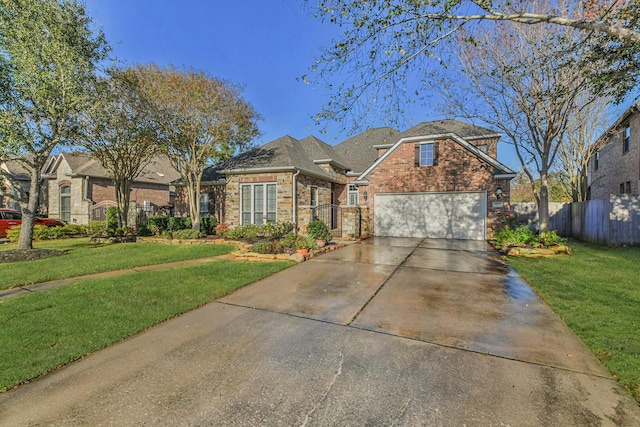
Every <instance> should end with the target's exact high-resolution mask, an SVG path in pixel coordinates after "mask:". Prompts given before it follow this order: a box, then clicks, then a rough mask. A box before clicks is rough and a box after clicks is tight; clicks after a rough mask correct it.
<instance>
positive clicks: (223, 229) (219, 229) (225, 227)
mask: <svg viewBox="0 0 640 427" xmlns="http://www.w3.org/2000/svg"><path fill="white" fill-rule="evenodd" d="M229 229H231V225H229V223H228V222H221V223H220V224H218V225H216V234H217V235H219V236H222V237H225V236H226V235H227V233H228V232H229Z"/></svg>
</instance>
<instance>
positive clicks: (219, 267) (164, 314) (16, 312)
mask: <svg viewBox="0 0 640 427" xmlns="http://www.w3.org/2000/svg"><path fill="white" fill-rule="evenodd" d="M116 246H117V248H118V249H119V250H125V248H128V247H129V246H130V245H128V244H119V245H116ZM131 246H132V247H133V246H135V245H131ZM179 247H182V246H172V248H173V250H176V249H177V248H179ZM191 247H194V248H196V247H199V248H204V245H197V246H193V245H192V246H184V248H191ZM144 248H145V250H151V249H153V250H157V249H159V248H163V247H162V246H151V245H145V246H144ZM206 248H207V250H212V249H213V248H215V246H212V245H207V247H206ZM100 249H106V248H100ZM92 250H97V249H96V248H93V249H91V248H89V251H92ZM129 250H131V249H127V251H129ZM135 250H136V249H134V250H133V251H134V252H135ZM116 252H117V251H116ZM116 252H107V253H109V254H110V255H112V256H114V257H115V256H117V255H116ZM96 253H100V254H104V253H105V252H102V251H97V252H96ZM129 253H131V252H129ZM57 259H61V258H60V257H58V258H57ZM89 259H91V258H87V262H88V260H89ZM35 263H36V261H32V262H31V263H28V264H26V265H25V267H23V268H27V269H29V270H33V269H35V268H32V267H30V266H31V265H34V264H35ZM291 264H292V263H290V262H277V263H276V262H273V263H244V262H243V263H239V262H232V261H222V260H220V261H216V262H212V263H208V264H205V265H199V266H195V267H184V268H179V269H173V270H163V271H153V272H143V273H132V274H127V275H124V276H119V277H115V278H108V279H100V280H92V281H85V282H81V283H77V284H73V285H66V286H61V287H58V288H54V289H51V290H48V291H41V292H36V293H33V294H29V295H25V296H19V297H14V298H9V299H6V300H0V343H2V344H1V345H0V391H4V390H6V389H8V388H11V387H13V386H15V385H17V384H20V383H22V382H24V381H28V380H30V379H32V378H35V377H37V376H39V375H41V374H43V373H46V372H48V371H51V370H53V369H55V368H56V367H58V366H61V365H64V364H67V363H69V362H71V361H73V360H76V359H78V358H80V357H82V356H83V355H86V354H88V353H91V352H94V351H96V350H99V349H101V348H104V347H106V346H108V345H110V344H113V343H115V342H117V341H120V340H123V339H124V338H126V337H129V336H131V335H133V334H135V333H137V332H139V331H142V330H144V329H146V328H149V327H150V326H153V325H156V324H158V323H161V322H163V321H164V320H166V319H169V318H171V317H174V316H177V315H178V314H181V313H184V312H187V311H189V310H192V309H194V308H196V307H199V306H202V305H203V304H205V303H207V302H209V301H212V300H214V299H217V298H220V297H222V296H223V295H226V294H228V293H230V292H232V291H233V290H235V289H237V288H240V287H242V286H244V285H246V284H249V283H252V282H255V281H256V280H259V279H261V278H263V277H266V276H269V275H271V274H274V273H276V272H278V271H280V270H283V269H285V268H287V267H289V266H291ZM3 267H6V265H5V266H3Z"/></svg>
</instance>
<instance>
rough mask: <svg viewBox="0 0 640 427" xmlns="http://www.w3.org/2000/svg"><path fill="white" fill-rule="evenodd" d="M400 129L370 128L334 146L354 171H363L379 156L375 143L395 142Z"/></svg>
mask: <svg viewBox="0 0 640 427" xmlns="http://www.w3.org/2000/svg"><path fill="white" fill-rule="evenodd" d="M398 135H400V131H398V130H396V129H393V128H390V127H383V128H374V129H368V130H366V131H364V132H362V133H359V134H358V135H355V136H353V137H351V138H349V139H347V140H345V141H343V142H341V143H340V144H338V145H336V146H335V147H334V149H335V151H336V152H337V153H338V154H339V155H340V156H341V157H342V158H343V159H344V160H345V161H346V162H347V164H348V165H349V166H351V170H352V171H354V172H359V173H362V172H364V171H365V170H366V169H367V168H368V167H369V166H371V165H372V164H373V162H375V161H376V159H377V158H378V150H377V149H375V148H373V146H374V145H384V144H393V143H395V142H396V141H397V140H398V139H399V136H398Z"/></svg>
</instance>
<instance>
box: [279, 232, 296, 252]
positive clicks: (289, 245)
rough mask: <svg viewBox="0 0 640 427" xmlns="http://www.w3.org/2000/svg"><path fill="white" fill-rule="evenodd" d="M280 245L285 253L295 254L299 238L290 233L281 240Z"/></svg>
mask: <svg viewBox="0 0 640 427" xmlns="http://www.w3.org/2000/svg"><path fill="white" fill-rule="evenodd" d="M280 245H281V246H282V251H283V252H286V253H293V252H295V250H296V249H297V246H298V236H296V235H295V234H293V232H289V233H287V234H286V235H285V236H284V237H283V238H282V239H281V240H280Z"/></svg>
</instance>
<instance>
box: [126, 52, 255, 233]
mask: <svg viewBox="0 0 640 427" xmlns="http://www.w3.org/2000/svg"><path fill="white" fill-rule="evenodd" d="M136 72H137V73H138V78H139V79H140V82H141V85H142V88H143V92H144V94H145V96H147V97H148V99H149V101H150V103H151V105H152V110H153V116H152V117H153V119H154V120H155V122H156V124H157V125H158V128H159V137H158V141H159V142H160V147H161V150H162V151H163V152H164V153H165V154H166V155H167V156H168V157H169V161H170V162H171V164H172V165H173V167H174V168H176V170H177V171H178V172H179V173H180V175H181V177H182V180H183V182H184V184H185V186H186V190H187V195H188V199H189V212H190V215H191V218H192V227H193V229H195V230H197V231H200V197H199V195H200V178H201V176H202V172H203V170H204V168H205V167H206V166H207V165H208V164H210V163H212V162H217V161H220V160H223V159H227V158H229V157H230V156H232V155H233V154H234V153H235V152H236V151H237V150H238V149H241V148H243V147H246V146H247V145H248V144H249V143H250V141H251V140H252V139H253V138H254V137H255V136H256V135H257V134H258V128H257V126H256V121H257V119H258V115H257V114H256V112H255V111H254V110H253V107H252V106H251V105H250V104H249V103H247V102H246V101H245V100H244V99H243V98H242V97H241V96H240V91H239V89H238V88H237V87H236V86H234V85H233V84H232V83H230V82H228V81H224V80H220V79H216V78H213V77H210V76H208V75H206V74H205V73H204V72H198V71H182V70H177V69H175V68H173V67H166V68H160V67H158V66H157V65H153V64H152V65H146V66H138V67H136Z"/></svg>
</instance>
